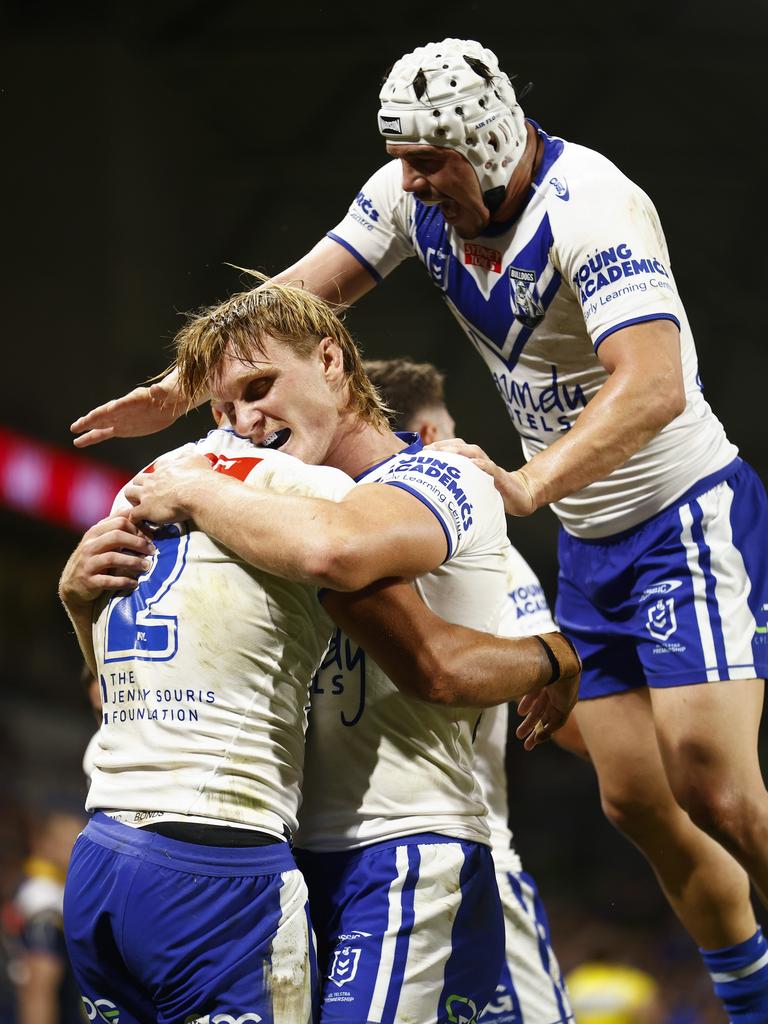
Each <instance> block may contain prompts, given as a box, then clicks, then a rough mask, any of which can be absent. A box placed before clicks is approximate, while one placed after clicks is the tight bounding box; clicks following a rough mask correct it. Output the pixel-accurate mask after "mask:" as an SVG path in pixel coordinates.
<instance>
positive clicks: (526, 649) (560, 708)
mask: <svg viewBox="0 0 768 1024" xmlns="http://www.w3.org/2000/svg"><path fill="white" fill-rule="evenodd" d="M323 604H324V607H325V609H326V611H327V612H328V613H329V615H330V616H331V617H332V618H333V619H334V620H335V622H336V624H337V625H339V626H340V627H341V628H342V629H343V630H344V632H345V633H347V634H348V635H349V636H351V637H352V638H353V639H354V640H355V641H356V642H357V643H358V644H359V645H360V646H361V647H362V648H363V649H364V650H365V651H366V653H367V654H369V655H370V656H371V657H372V658H373V659H374V661H376V662H377V663H378V665H379V666H380V667H381V668H382V669H383V671H384V672H386V674H387V675H388V676H389V678H390V679H391V680H392V681H393V682H394V683H395V685H396V686H397V687H398V688H399V689H400V690H402V691H403V692H404V693H407V694H409V695H410V696H412V697H418V698H420V699H421V700H425V701H429V702H430V703H433V704H444V705H449V706H457V707H479V708H485V707H492V706H493V705H495V704H503V703H506V702H507V701H510V700H520V699H521V698H523V697H525V696H526V695H532V696H531V697H530V698H529V706H528V707H525V706H522V705H521V710H523V711H524V713H526V714H528V717H527V718H526V721H525V722H524V723H523V724H522V725H521V726H520V730H519V731H518V735H519V736H520V738H522V739H524V740H525V745H526V748H527V749H532V748H533V747H534V746H535V745H536V744H537V743H540V742H542V740H544V739H547V738H549V736H550V735H551V734H552V733H553V732H554V731H555V730H557V729H559V728H560V726H562V725H563V724H564V723H565V721H566V719H567V718H568V714H569V712H570V711H571V708H572V707H573V705H574V704H575V703H576V698H577V694H578V685H579V677H580V670H581V665H580V663H579V659H578V656H577V655H576V653H575V651H574V650H573V648H572V647H571V646H570V645H569V644H568V642H567V641H566V640H565V638H564V637H563V636H562V635H561V634H560V633H548V634H546V635H545V637H544V640H545V643H546V644H547V645H548V646H549V648H550V652H551V654H552V656H553V657H554V658H555V660H556V663H557V664H556V666H554V667H553V663H552V658H551V657H550V656H549V655H548V654H547V651H546V649H545V647H544V646H543V645H542V643H541V641H540V640H538V639H537V638H536V637H524V638H520V639H504V638H502V637H497V636H493V635H491V634H490V633H483V632H481V631H478V630H474V629H469V628H467V627H465V626H458V625H452V624H451V623H448V622H446V621H445V620H444V619H441V618H440V617H439V616H438V615H436V614H435V613H434V612H433V611H431V610H430V609H429V608H428V607H427V606H426V605H425V604H424V602H423V601H422V600H421V599H420V597H419V596H418V594H417V593H416V591H415V590H414V589H413V587H411V586H409V585H408V584H407V583H404V582H402V581H398V580H381V581H378V582H377V583H374V584H372V585H371V586H369V587H367V588H365V589H364V590H361V591H358V592H356V593H352V594H342V593H338V592H333V591H329V592H328V593H326V594H325V595H324V598H323ZM555 669H556V671H555ZM555 674H558V679H557V681H556V682H552V678H553V675H555Z"/></svg>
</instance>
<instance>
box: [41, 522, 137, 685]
mask: <svg viewBox="0 0 768 1024" xmlns="http://www.w3.org/2000/svg"><path fill="white" fill-rule="evenodd" d="M154 550H155V547H154V544H153V543H152V541H150V540H149V539H148V538H147V537H146V536H145V535H144V534H143V533H142V532H141V531H140V530H139V528H138V527H137V526H136V525H135V524H134V523H132V522H131V520H130V519H129V518H128V517H127V516H123V515H116V516H110V517H108V518H107V519H102V520H101V521H100V522H98V523H96V525H95V526H92V527H91V528H90V530H88V531H87V532H86V533H85V534H84V535H83V538H82V540H81V541H80V543H79V544H78V546H77V547H76V548H75V550H74V551H73V552H72V554H71V555H70V557H69V560H68V561H67V564H66V565H65V566H64V571H63V572H62V574H61V579H60V580H59V597H60V599H61V602H62V604H63V605H64V608H65V609H66V612H67V615H69V618H70V620H71V622H72V625H73V626H74V628H75V635H76V637H77V642H78V644H79V645H80V650H81V651H82V654H83V658H84V659H85V661H86V663H87V665H88V667H89V668H90V670H91V671H92V672H93V673H94V674H96V662H95V659H94V654H93V638H92V635H91V627H92V624H93V603H94V601H96V600H97V599H98V598H99V597H101V595H102V594H104V593H105V592H115V591H118V590H135V589H136V587H137V586H138V584H137V578H138V577H139V576H140V575H141V574H142V573H143V572H145V571H146V570H147V569H148V568H149V557H150V556H151V555H152V553H153V551H154Z"/></svg>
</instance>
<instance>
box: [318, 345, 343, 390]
mask: <svg viewBox="0 0 768 1024" xmlns="http://www.w3.org/2000/svg"><path fill="white" fill-rule="evenodd" d="M319 355H320V359H321V361H322V364H323V372H324V374H325V379H326V380H327V381H328V383H329V384H335V383H338V382H339V381H340V380H341V379H342V378H343V377H344V353H343V352H342V351H341V346H340V345H339V343H338V342H337V341H336V340H335V339H334V338H331V337H325V338H323V339H322V340H321V342H320V346H319Z"/></svg>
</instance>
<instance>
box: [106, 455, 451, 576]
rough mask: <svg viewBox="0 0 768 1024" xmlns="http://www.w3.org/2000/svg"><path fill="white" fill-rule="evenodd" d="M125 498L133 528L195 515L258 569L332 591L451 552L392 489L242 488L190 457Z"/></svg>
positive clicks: (434, 525) (421, 513)
mask: <svg viewBox="0 0 768 1024" xmlns="http://www.w3.org/2000/svg"><path fill="white" fill-rule="evenodd" d="M125 496H126V498H127V499H128V501H130V502H131V504H132V505H133V506H134V508H133V510H132V511H131V519H132V520H133V521H134V522H135V523H140V522H142V521H143V520H148V521H151V522H154V523H165V522H172V521H178V520H184V519H193V520H194V521H195V523H196V524H197V525H198V527H200V529H201V530H204V531H205V533H207V534H208V535H209V536H211V537H214V538H215V539H216V540H217V541H219V543H221V544H223V545H224V546H225V547H227V548H229V549H230V550H232V551H234V552H235V553H236V554H238V555H239V556H240V557H241V558H243V559H244V560H245V561H247V562H249V563H250V564H251V565H254V566H256V568H258V569H262V570H264V571H266V572H271V573H274V574H275V575H277V576H282V577H284V578H285V579H291V580H299V581H301V582H305V583H313V584H317V585H319V586H326V587H332V588H333V589H334V590H359V589H361V588H362V587H365V586H367V585H368V584H369V583H372V582H373V581H374V580H378V579H382V578H383V577H385V576H406V577H414V576H421V575H423V574H424V573H426V572H430V571H431V570H432V569H435V568H437V566H439V565H441V564H442V562H443V561H444V559H445V557H446V553H447V550H446V540H445V535H444V533H443V530H442V528H441V527H440V525H439V523H438V521H437V519H436V518H435V516H434V514H433V513H432V512H430V511H429V510H428V509H427V508H426V507H425V506H424V505H423V504H422V503H421V502H420V501H419V500H418V499H417V498H415V497H414V496H413V495H411V494H408V493H407V492H406V491H403V490H401V489H400V488H399V487H392V486H389V485H386V484H364V485H360V486H358V487H355V488H353V490H352V491H350V492H349V494H348V495H347V496H346V497H345V498H344V499H343V500H342V501H340V502H333V501H327V500H325V499H322V498H305V497H298V496H295V495H286V494H276V493H274V492H271V491H268V490H260V489H259V488H255V487H249V488H244V487H243V485H242V484H241V483H240V481H239V480H235V479H232V478H226V477H224V476H223V475H222V474H220V473H213V472H212V471H211V468H210V463H209V462H208V461H207V459H204V458H203V457H202V456H198V455H189V456H184V457H182V458H179V459H175V460H174V461H173V462H168V463H165V464H160V465H156V467H155V469H154V471H153V472H152V473H140V474H139V475H138V476H137V477H135V478H134V479H133V480H132V481H131V483H130V484H129V485H128V487H126V490H125Z"/></svg>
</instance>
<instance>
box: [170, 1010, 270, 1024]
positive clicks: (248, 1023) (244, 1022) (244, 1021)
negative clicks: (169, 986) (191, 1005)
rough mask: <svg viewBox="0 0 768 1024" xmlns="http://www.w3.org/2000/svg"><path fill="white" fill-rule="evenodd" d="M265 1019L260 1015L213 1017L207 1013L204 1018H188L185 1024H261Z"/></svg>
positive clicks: (225, 1014) (218, 1014)
mask: <svg viewBox="0 0 768 1024" xmlns="http://www.w3.org/2000/svg"><path fill="white" fill-rule="evenodd" d="M262 1020H263V1018H262V1017H260V1016H259V1014H258V1013H253V1012H252V1011H251V1012H250V1013H242V1014H240V1016H239V1017H235V1016H234V1015H233V1014H231V1013H215V1014H214V1015H213V1016H212V1017H211V1015H210V1014H208V1013H206V1014H205V1016H204V1017H187V1018H186V1020H185V1021H184V1024H259V1022H260V1021H262Z"/></svg>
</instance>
